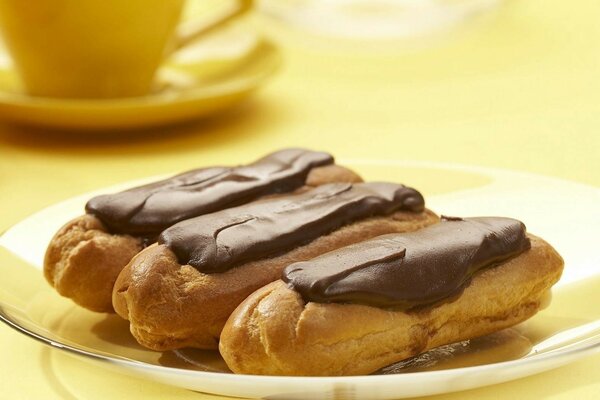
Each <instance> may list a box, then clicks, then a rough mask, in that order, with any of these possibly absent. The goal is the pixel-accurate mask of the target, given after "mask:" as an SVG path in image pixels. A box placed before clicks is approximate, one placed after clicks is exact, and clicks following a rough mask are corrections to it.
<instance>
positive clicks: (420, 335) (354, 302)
mask: <svg viewBox="0 0 600 400" xmlns="http://www.w3.org/2000/svg"><path fill="white" fill-rule="evenodd" d="M562 268H563V260H562V258H561V257H560V255H559V254H558V253H557V252H556V251H555V250H554V249H553V248H552V247H551V246H550V245H549V244H548V243H546V242H545V241H544V240H542V239H540V238H538V237H536V236H533V235H531V234H528V233H527V232H526V230H525V226H524V225H523V224H522V223H521V222H519V221H517V220H514V219H510V218H497V217H496V218H489V217H488V218H465V219H460V218H442V221H441V222H440V223H438V224H435V225H431V226H428V227H426V228H423V229H421V230H418V231H415V232H411V233H403V234H390V235H384V236H379V237H376V238H374V239H371V240H367V241H364V242H361V243H357V244H354V245H351V246H347V247H344V248H341V249H338V250H335V251H332V252H328V253H325V254H323V255H321V256H319V257H316V258H313V259H312V260H309V261H305V262H299V263H295V264H291V265H289V266H288V267H286V268H285V269H284V271H283V273H282V276H281V280H278V281H276V282H273V283H272V284H269V285H267V286H265V287H263V288H261V289H259V290H257V291H256V292H254V293H253V294H252V295H250V296H249V297H248V298H247V299H246V300H245V301H244V302H243V303H242V304H241V305H240V306H239V307H238V308H237V309H236V310H235V311H234V312H233V314H232V315H231V316H230V318H229V320H228V321H227V324H226V325H225V328H224V330H223V332H222V334H221V341H220V346H219V348H220V351H221V354H222V356H223V358H224V359H225V361H226V362H227V365H228V366H229V367H230V368H231V370H232V371H234V372H236V373H242V374H260V375H306V376H315V375H316V376H334V375H362V374H369V373H373V372H375V371H377V370H379V369H381V368H383V367H385V366H387V365H390V364H393V363H395V362H398V361H401V360H403V359H406V358H408V357H412V356H415V355H417V354H419V353H422V352H424V351H426V350H429V349H431V348H434V347H437V346H441V345H444V344H449V343H454V342H458V341H462V340H465V339H471V338H475V337H478V336H482V335H486V334H489V333H492V332H495V331H499V330H501V329H504V328H508V327H510V326H513V325H515V324H518V323H519V322H522V321H524V320H525V319H527V318H529V317H531V316H533V315H534V314H535V313H536V312H537V311H538V310H539V309H540V308H541V306H542V304H543V299H544V298H545V297H546V296H547V294H548V291H549V290H550V288H551V286H552V285H553V284H554V283H556V282H557V281H558V279H559V278H560V275H561V273H562Z"/></svg>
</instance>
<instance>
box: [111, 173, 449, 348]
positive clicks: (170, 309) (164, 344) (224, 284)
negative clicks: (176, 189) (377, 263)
mask: <svg viewBox="0 0 600 400" xmlns="http://www.w3.org/2000/svg"><path fill="white" fill-rule="evenodd" d="M437 221H438V218H437V216H436V215H435V214H433V213H432V212H431V211H429V210H427V209H426V208H425V203H424V199H423V196H422V195H421V194H420V193H419V192H417V191H416V190H414V189H412V188H409V187H405V186H403V185H399V184H394V183H357V184H349V183H345V184H342V183H336V184H327V185H322V186H319V187H317V188H314V189H311V190H308V191H306V192H303V193H300V194H291V195H286V196H280V197H276V198H270V199H264V200H259V201H256V202H253V203H249V204H245V205H242V206H239V207H234V208H230V209H226V210H222V211H219V212H215V213H212V214H206V215H202V216H199V217H196V218H193V219H188V220H185V221H182V222H180V223H178V224H175V225H173V226H172V227H170V228H168V229H166V230H165V231H163V232H162V233H161V234H160V236H159V239H158V243H157V244H156V245H153V246H150V247H148V248H147V249H145V250H144V251H142V252H140V253H139V254H138V255H137V256H136V257H135V258H134V259H133V260H132V261H131V262H130V263H129V264H128V265H127V266H126V267H125V268H124V269H123V271H122V272H121V273H120V274H119V277H118V278H117V281H116V283H115V286H114V291H113V306H114V308H115V310H116V311H117V313H118V314H119V315H121V316H122V317H123V318H126V319H128V320H129V321H130V330H131V332H132V334H133V335H134V337H135V338H136V339H137V340H138V342H139V343H140V344H142V345H144V346H146V347H149V348H151V349H155V350H171V349H176V348H180V347H197V348H204V349H214V348H217V344H218V340H219V335H220V333H221V329H222V328H223V325H224V324H225V321H226V320H227V318H228V317H229V315H230V314H231V312H232V311H233V310H234V309H235V308H236V307H237V306H238V305H239V304H240V303H241V302H242V301H243V300H244V299H245V298H246V296H248V295H249V294H251V293H252V292H253V291H254V290H256V289H258V288H260V287H262V286H264V285H266V284H268V283H270V282H272V281H275V280H277V279H279V277H280V276H281V272H282V270H283V268H284V267H285V266H287V265H289V264H291V263H294V262H298V261H304V260H309V259H311V258H313V257H316V256H318V255H320V254H323V253H326V252H328V251H331V250H334V249H337V248H340V247H343V246H346V245H349V244H353V243H357V242H360V241H362V240H365V239H369V238H372V237H375V236H378V235H382V234H385V233H393V232H406V231H413V230H416V229H420V228H422V227H424V226H427V225H430V224H433V223H435V222H437Z"/></svg>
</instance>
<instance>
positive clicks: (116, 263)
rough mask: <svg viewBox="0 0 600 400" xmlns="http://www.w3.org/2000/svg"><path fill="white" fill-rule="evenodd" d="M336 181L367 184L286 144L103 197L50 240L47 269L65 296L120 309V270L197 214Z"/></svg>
mask: <svg viewBox="0 0 600 400" xmlns="http://www.w3.org/2000/svg"><path fill="white" fill-rule="evenodd" d="M331 182H361V179H360V177H359V176H358V175H356V174H355V173H354V172H352V171H351V170H349V169H347V168H344V167H341V166H338V165H335V164H333V157H332V156H331V155H329V154H327V153H321V152H314V151H308V150H302V149H287V150H281V151H278V152H275V153H272V154H269V155H267V156H265V157H263V158H261V159H260V160H258V161H256V162H254V163H252V164H249V165H246V166H240V167H212V168H203V169H198V170H193V171H189V172H186V173H183V174H180V175H177V176H174V177H172V178H169V179H166V180H163V181H160V182H155V183H152V184H149V185H144V186H141V187H137V188H134V189H130V190H127V191H124V192H120V193H116V194H112V195H104V196H98V197H95V198H93V199H91V200H90V201H89V202H88V203H87V205H86V212H87V213H86V214H85V215H82V216H81V217H78V218H75V219H74V220H72V221H70V222H68V223H67V224H66V225H65V226H63V227H62V228H61V229H60V230H59V231H58V232H57V233H56V235H55V236H54V238H53V239H52V240H51V242H50V244H49V246H48V249H47V252H46V257H45V260H44V275H45V277H46V279H47V280H48V282H49V283H50V284H51V285H52V286H54V288H55V289H56V290H57V291H58V292H59V293H60V294H61V295H63V296H66V297H69V298H71V299H73V300H74V301H75V302H76V303H77V304H79V305H81V306H83V307H86V308H88V309H90V310H93V311H99V312H113V307H112V289H113V286H114V282H115V280H116V278H117V275H118V274H119V272H120V271H121V270H122V269H123V267H124V266H125V265H126V264H127V263H128V262H129V261H130V260H131V258H132V257H133V256H134V255H135V254H137V253H138V252H139V251H141V250H142V249H143V248H144V247H145V245H147V244H150V243H152V242H154V241H155V239H156V237H157V236H158V234H159V233H160V232H161V231H162V230H164V229H166V228H168V227H169V226H171V225H173V224H175V223H177V222H179V221H182V220H184V219H188V218H192V217H195V216H198V215H202V214H206V213H211V212H215V211H219V210H222V209H224V208H228V207H232V206H237V205H239V204H244V203H247V202H250V201H253V200H255V199H257V198H259V197H268V196H273V195H278V194H280V193H285V192H292V191H296V192H301V191H304V190H307V189H308V188H310V187H314V186H318V185H321V184H325V183H331Z"/></svg>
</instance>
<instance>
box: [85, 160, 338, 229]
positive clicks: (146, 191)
mask: <svg viewBox="0 0 600 400" xmlns="http://www.w3.org/2000/svg"><path fill="white" fill-rule="evenodd" d="M332 163H333V157H332V156H331V155H330V154H327V153H321V152H315V151H309V150H303V149H286V150H281V151H278V152H275V153H272V154H269V155H267V156H265V157H263V158H261V159H259V160H257V161H255V162H254V163H252V164H249V165H246V166H239V167H213V168H202V169H196V170H192V171H188V172H184V173H182V174H179V175H176V176H174V177H172V178H169V179H165V180H163V181H159V182H155V183H151V184H149V185H144V186H140V187H137V188H133V189H130V190H126V191H124V192H120V193H115V194H109V195H103V196H97V197H94V198H93V199H91V200H90V201H89V202H88V203H87V204H86V206H85V210H86V212H88V213H89V214H93V215H95V216H96V217H98V218H99V219H100V220H101V221H102V222H103V223H104V224H105V225H106V226H107V227H108V229H109V230H111V231H112V232H115V233H128V234H133V235H142V236H154V237H156V235H158V233H160V232H161V231H162V230H164V229H166V228H168V227H169V226H171V225H173V224H175V223H177V222H179V221H183V220H184V219H188V218H192V217H196V216H198V215H202V214H207V213H211V212H215V211H219V210H222V209H225V208H228V207H232V206H237V205H240V204H244V203H247V202H249V201H252V200H255V199H256V198H258V197H260V196H264V195H267V194H273V193H283V192H289V191H293V190H295V189H297V188H299V187H301V186H302V185H304V183H305V181H306V176H307V175H308V173H309V172H310V170H311V169H312V168H314V167H318V166H322V165H328V164H332Z"/></svg>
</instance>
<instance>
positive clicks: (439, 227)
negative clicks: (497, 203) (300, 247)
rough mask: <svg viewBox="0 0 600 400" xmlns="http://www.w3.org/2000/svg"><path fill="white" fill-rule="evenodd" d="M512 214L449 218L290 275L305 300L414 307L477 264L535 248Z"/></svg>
mask: <svg viewBox="0 0 600 400" xmlns="http://www.w3.org/2000/svg"><path fill="white" fill-rule="evenodd" d="M530 247H531V244H530V242H529V239H528V238H527V236H526V232H525V225H523V223H522V222H520V221H517V220H514V219H510V218H495V217H486V218H465V219H460V218H444V217H442V221H441V222H440V223H438V224H435V225H431V226H428V227H426V228H423V229H421V230H419V231H416V232H411V233H401V234H389V235H383V236H379V237H377V238H375V239H372V240H368V241H365V242H361V243H357V244H354V245H351V246H347V247H344V248H341V249H339V250H335V251H332V252H329V253H326V254H323V255H322V256H319V257H317V258H314V259H312V260H310V261H305V262H298V263H294V264H291V265H289V266H288V267H286V268H285V270H284V271H283V278H282V279H283V280H284V281H285V282H287V284H288V285H289V286H290V287H291V288H292V289H294V290H295V291H297V292H298V293H300V294H301V295H302V297H303V298H304V300H305V301H306V302H310V301H313V302H319V303H329V302H336V303H357V304H366V305H370V306H376V307H394V308H398V309H408V308H411V307H414V306H418V305H425V304H430V303H433V302H435V301H438V300H442V299H445V298H447V297H449V296H451V295H452V294H454V293H457V292H458V291H459V290H460V289H461V288H462V287H463V286H464V284H465V283H466V282H467V281H468V280H469V279H470V277H471V276H472V275H473V274H474V273H475V272H477V271H478V270H480V269H482V268H485V267H488V266H492V265H495V264H497V263H499V262H502V261H504V260H506V259H508V258H510V257H513V256H516V255H518V254H520V253H522V252H523V251H525V250H527V249H529V248H530Z"/></svg>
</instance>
